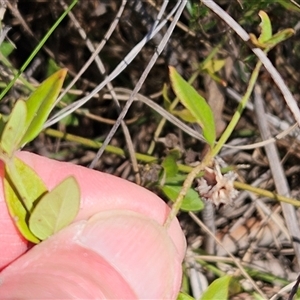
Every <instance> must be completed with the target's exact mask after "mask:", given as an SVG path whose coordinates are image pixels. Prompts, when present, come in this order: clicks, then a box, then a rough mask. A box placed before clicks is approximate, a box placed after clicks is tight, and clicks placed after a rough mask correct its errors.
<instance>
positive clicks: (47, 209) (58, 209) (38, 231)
mask: <svg viewBox="0 0 300 300" xmlns="http://www.w3.org/2000/svg"><path fill="white" fill-rule="evenodd" d="M79 206H80V190H79V186H78V183H77V181H76V179H75V178H74V177H73V176H70V177H68V178H66V179H65V180H64V181H62V182H61V183H60V184H59V185H57V186H56V187H55V188H54V189H53V190H52V191H51V192H49V193H47V194H46V195H45V196H43V197H42V198H41V200H40V201H39V202H38V203H37V205H36V206H35V208H34V209H33V211H32V214H31V216H30V218H29V228H30V230H31V232H32V233H33V234H34V235H36V236H37V237H38V238H39V239H41V240H44V239H46V238H48V237H49V236H51V235H53V234H54V233H56V232H58V231H59V230H61V229H62V228H64V227H66V226H67V225H69V224H70V223H71V222H72V221H73V220H74V218H75V217H76V215H77V213H78V211H79Z"/></svg>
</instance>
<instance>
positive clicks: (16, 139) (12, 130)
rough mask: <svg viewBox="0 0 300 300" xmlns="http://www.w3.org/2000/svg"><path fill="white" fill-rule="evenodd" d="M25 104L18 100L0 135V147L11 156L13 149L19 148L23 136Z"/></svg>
mask: <svg viewBox="0 0 300 300" xmlns="http://www.w3.org/2000/svg"><path fill="white" fill-rule="evenodd" d="M26 114H27V109H26V104H25V101H23V100H18V101H17V102H16V103H15V105H14V107H13V109H12V112H11V114H10V116H9V119H8V121H7V123H6V125H5V127H4V130H3V133H2V136H1V142H0V144H1V148H2V149H3V150H4V151H5V152H6V153H7V154H8V156H10V157H11V156H12V154H13V153H14V151H15V150H17V149H18V148H19V144H20V141H21V139H22V138H23V136H24V131H25V130H24V128H25V122H26Z"/></svg>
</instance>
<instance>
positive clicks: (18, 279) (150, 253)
mask: <svg viewBox="0 0 300 300" xmlns="http://www.w3.org/2000/svg"><path fill="white" fill-rule="evenodd" d="M18 156H19V158H20V159H22V160H23V161H24V162H25V163H27V164H28V165H29V166H31V167H32V168H33V169H34V170H35V171H36V172H37V173H38V175H39V176H41V178H42V179H43V181H44V182H45V184H46V185H47V187H48V189H49V190H51V189H52V188H53V187H54V186H56V185H57V184H58V183H59V182H60V181H62V180H63V179H64V178H66V177H67V176H69V175H73V176H74V177H75V178H76V179H77V182H78V184H79V186H80V190H81V207H80V211H79V213H78V216H77V217H76V219H75V220H74V222H73V223H72V224H71V225H69V226H68V227H66V228H64V229H63V230H61V231H60V232H58V233H57V234H55V235H54V236H52V237H50V238H49V239H47V240H45V241H43V242H41V243H40V244H38V245H36V246H34V247H33V248H32V249H30V250H29V251H28V252H26V251H27V250H28V243H27V241H26V240H24V238H23V237H22V236H21V235H20V234H19V232H18V230H17V229H16V227H15V226H14V224H13V221H12V219H11V218H10V216H9V214H8V211H7V208H6V204H5V202H4V196H3V187H2V182H0V269H1V268H3V267H5V266H6V265H8V266H7V267H6V268H4V269H3V271H2V272H1V273H0V299H46V298H47V299H113V298H114V299H143V298H144V299H145V298H147V299H175V298H176V296H177V294H178V292H179V289H180V284H181V262H182V259H183V257H184V253H185V247H186V244H185V239H184V236H183V233H182V231H181V228H180V226H179V223H178V221H177V220H174V221H173V222H172V224H171V226H170V228H169V229H168V230H166V229H165V228H164V227H163V226H162V225H163V223H164V221H165V220H166V217H167V215H168V213H169V208H168V207H167V205H166V204H165V203H164V202H163V201H162V200H161V199H160V198H159V197H157V196H156V195H154V194H153V193H151V192H149V191H147V190H145V189H144V188H141V187H139V186H137V185H135V184H132V183H130V182H127V181H125V180H123V179H120V178H117V177H114V176H111V175H109V174H105V173H101V172H97V171H94V170H89V169H87V168H84V167H80V166H76V165H72V164H69V163H62V162H57V161H54V160H50V159H47V158H44V157H40V156H37V155H34V154H30V153H27V152H20V153H19V154H18ZM3 175H4V170H3V165H1V166H0V177H1V178H3ZM25 252H26V253H25ZM18 256H20V257H19V258H18V259H16V258H17V257H18ZM15 259H16V260H15ZM14 260H15V261H14Z"/></svg>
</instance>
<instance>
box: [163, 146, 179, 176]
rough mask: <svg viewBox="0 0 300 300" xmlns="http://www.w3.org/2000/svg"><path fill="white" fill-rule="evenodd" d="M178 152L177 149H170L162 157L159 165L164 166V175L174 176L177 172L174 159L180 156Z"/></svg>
mask: <svg viewBox="0 0 300 300" xmlns="http://www.w3.org/2000/svg"><path fill="white" fill-rule="evenodd" d="M180 156H181V155H180V152H179V151H178V150H177V149H174V150H171V151H170V152H169V153H168V155H167V156H166V157H165V158H164V160H163V162H162V163H161V166H162V167H163V168H164V171H165V177H166V178H169V177H174V176H175V175H176V174H177V173H178V166H177V163H176V161H177V160H178V159H179V158H180Z"/></svg>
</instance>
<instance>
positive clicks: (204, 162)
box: [164, 152, 213, 228]
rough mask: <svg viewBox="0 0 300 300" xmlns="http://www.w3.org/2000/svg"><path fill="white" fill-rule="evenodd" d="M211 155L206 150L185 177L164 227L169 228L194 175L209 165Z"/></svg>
mask: <svg viewBox="0 0 300 300" xmlns="http://www.w3.org/2000/svg"><path fill="white" fill-rule="evenodd" d="M212 158H213V156H212V155H211V152H208V153H207V154H206V155H205V157H204V159H203V160H202V161H201V163H200V164H199V165H198V166H196V167H195V168H194V169H193V170H192V171H191V172H190V173H189V174H188V175H187V177H186V179H185V181H184V183H183V186H182V189H181V190H180V192H179V195H178V196H177V198H176V200H175V202H174V204H173V206H172V209H171V211H170V213H169V215H168V218H167V220H166V222H165V224H164V227H165V228H169V226H170V224H171V222H172V220H173V219H174V218H175V217H176V215H177V214H178V212H179V210H180V207H181V204H182V201H183V199H184V197H185V195H186V194H187V191H188V189H189V188H190V187H191V186H192V184H193V181H194V179H195V178H196V176H197V175H198V174H199V173H200V172H201V171H203V170H204V169H205V167H207V166H209V165H210V163H211V161H212Z"/></svg>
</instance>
